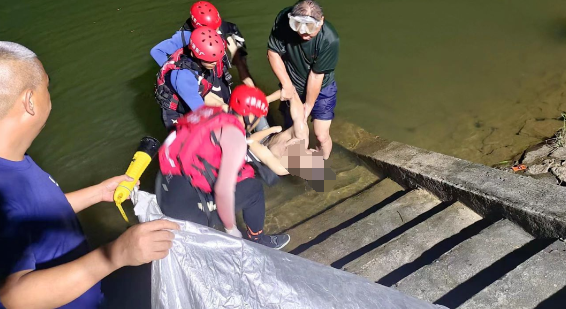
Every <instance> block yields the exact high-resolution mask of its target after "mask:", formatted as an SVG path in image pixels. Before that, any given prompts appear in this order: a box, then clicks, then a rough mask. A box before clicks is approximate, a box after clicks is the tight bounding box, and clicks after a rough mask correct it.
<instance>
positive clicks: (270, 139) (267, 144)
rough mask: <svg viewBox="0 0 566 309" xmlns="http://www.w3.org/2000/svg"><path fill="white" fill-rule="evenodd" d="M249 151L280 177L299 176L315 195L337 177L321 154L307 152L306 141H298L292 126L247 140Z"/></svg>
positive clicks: (277, 128)
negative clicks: (315, 192) (306, 182)
mask: <svg viewBox="0 0 566 309" xmlns="http://www.w3.org/2000/svg"><path fill="white" fill-rule="evenodd" d="M248 145H249V148H250V152H251V153H252V155H254V157H256V158H257V159H258V160H259V161H261V162H262V163H263V164H264V165H266V166H267V167H269V169H271V170H272V171H273V172H274V173H275V174H277V175H279V176H283V175H288V174H291V175H294V176H299V177H301V178H303V179H305V180H307V181H308V182H309V184H310V185H311V187H312V188H313V189H314V190H315V191H317V192H323V191H325V187H326V188H328V187H329V185H330V182H331V181H334V180H336V174H335V173H334V172H333V171H332V170H331V169H330V164H329V162H328V161H325V160H324V159H323V157H322V152H320V151H317V150H315V149H307V147H306V144H305V140H301V139H298V138H297V137H296V136H295V134H294V129H293V127H290V128H289V129H287V130H285V131H283V132H281V127H280V126H276V127H271V128H269V129H267V130H263V131H260V132H257V133H254V134H252V135H251V136H250V137H249V138H248Z"/></svg>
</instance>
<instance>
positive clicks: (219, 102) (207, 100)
mask: <svg viewBox="0 0 566 309" xmlns="http://www.w3.org/2000/svg"><path fill="white" fill-rule="evenodd" d="M204 105H206V106H212V107H215V106H223V105H226V103H224V100H223V99H222V98H221V97H219V96H218V95H217V94H214V93H212V92H209V93H208V94H207V95H205V96H204Z"/></svg>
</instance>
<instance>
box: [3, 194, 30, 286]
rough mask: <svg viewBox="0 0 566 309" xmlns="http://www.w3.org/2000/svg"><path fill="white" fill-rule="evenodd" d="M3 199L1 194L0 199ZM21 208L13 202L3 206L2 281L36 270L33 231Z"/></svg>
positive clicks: (5, 203)
mask: <svg viewBox="0 0 566 309" xmlns="http://www.w3.org/2000/svg"><path fill="white" fill-rule="evenodd" d="M1 197H2V196H1V193H0V199H1ZM19 206H20V205H17V204H15V203H12V202H4V203H2V205H1V214H2V218H1V219H0V252H2V254H1V257H0V262H1V263H0V264H1V266H0V269H1V270H0V277H1V279H5V278H6V277H7V276H9V275H11V274H13V273H16V272H19V271H22V270H35V265H36V260H35V255H34V254H33V249H32V246H33V245H32V235H30V231H31V230H32V229H31V226H30V223H29V222H28V221H27V220H26V217H27V215H26V214H25V212H24V211H23V210H22V209H21V207H19ZM28 219H29V218H28Z"/></svg>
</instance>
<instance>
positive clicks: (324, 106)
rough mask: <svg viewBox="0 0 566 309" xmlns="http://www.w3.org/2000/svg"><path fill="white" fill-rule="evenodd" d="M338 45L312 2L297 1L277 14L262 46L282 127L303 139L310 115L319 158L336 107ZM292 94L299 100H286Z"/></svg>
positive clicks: (328, 142)
mask: <svg viewBox="0 0 566 309" xmlns="http://www.w3.org/2000/svg"><path fill="white" fill-rule="evenodd" d="M339 43H340V40H339V38H338V33H336V30H335V29H334V27H333V26H332V25H331V24H330V23H329V22H328V21H325V20H324V15H323V12H322V8H321V7H320V5H319V4H318V3H317V2H316V1H312V0H302V1H299V2H297V4H295V5H294V6H293V7H288V8H285V9H284V10H282V11H281V12H279V14H278V15H277V18H276V19H275V23H274V25H273V29H272V30H271V35H270V36H269V43H268V51H267V55H268V58H269V62H270V64H271V68H272V69H273V72H274V73H275V75H277V78H278V79H279V82H280V83H281V102H282V103H281V110H282V112H284V114H285V127H290V126H291V125H293V126H294V129H295V132H297V133H296V134H297V137H299V138H308V136H305V135H306V132H307V131H306V130H305V129H306V128H305V126H304V124H306V120H307V118H308V117H309V115H310V116H312V119H313V122H314V133H315V135H316V137H317V139H318V142H319V143H320V146H321V148H322V152H323V155H324V159H328V157H329V156H330V152H331V151H332V139H331V138H330V124H331V122H332V119H334V107H335V106H336V91H337V88H336V81H335V80H334V69H335V68H336V64H337V63H338V46H339ZM296 95H298V97H299V98H300V101H299V100H291V99H292V98H293V97H294V96H296ZM287 101H290V102H293V103H288V102H287ZM301 102H304V104H303V106H301Z"/></svg>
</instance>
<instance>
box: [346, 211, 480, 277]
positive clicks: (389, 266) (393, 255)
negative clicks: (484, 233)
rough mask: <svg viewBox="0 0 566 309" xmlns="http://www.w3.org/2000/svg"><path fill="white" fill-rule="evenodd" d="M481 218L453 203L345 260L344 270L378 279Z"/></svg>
mask: <svg viewBox="0 0 566 309" xmlns="http://www.w3.org/2000/svg"><path fill="white" fill-rule="evenodd" d="M481 219H482V218H481V217H480V216H478V215H477V214H476V213H474V212H473V211H471V210H470V209H469V208H468V207H466V206H464V205H462V204H460V203H454V204H453V205H451V206H449V207H448V208H446V209H444V210H442V211H441V212H439V213H437V214H435V215H434V216H432V217H431V218H430V219H428V220H426V221H424V222H422V223H420V224H418V225H417V226H415V227H413V228H411V229H410V230H408V231H407V232H405V233H403V234H402V235H400V236H398V237H396V238H395V239H393V240H391V241H389V242H388V243H386V244H384V245H383V246H380V247H378V248H377V249H374V250H372V251H371V252H368V253H367V254H365V255H363V256H362V257H360V258H359V259H357V260H354V261H352V262H350V263H348V264H347V265H346V266H345V267H344V270H346V271H349V272H352V273H354V274H358V275H361V276H363V277H366V278H368V279H370V280H372V281H379V280H380V279H382V278H383V277H385V276H386V275H388V274H390V273H392V272H393V271H395V270H396V269H398V268H400V267H402V266H403V265H406V264H408V263H411V262H413V261H415V260H416V259H417V258H419V257H420V256H422V255H423V254H424V253H425V252H426V251H427V250H429V249H431V248H432V247H433V246H435V245H437V244H438V243H440V242H441V241H443V240H445V239H447V238H449V237H451V236H453V235H455V234H458V233H459V232H460V231H462V230H463V229H465V228H466V227H468V226H470V225H472V224H474V223H475V222H477V221H479V220H481ZM395 283H396V282H395Z"/></svg>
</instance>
